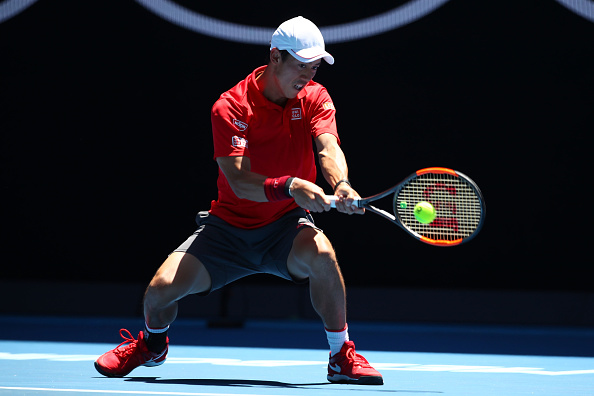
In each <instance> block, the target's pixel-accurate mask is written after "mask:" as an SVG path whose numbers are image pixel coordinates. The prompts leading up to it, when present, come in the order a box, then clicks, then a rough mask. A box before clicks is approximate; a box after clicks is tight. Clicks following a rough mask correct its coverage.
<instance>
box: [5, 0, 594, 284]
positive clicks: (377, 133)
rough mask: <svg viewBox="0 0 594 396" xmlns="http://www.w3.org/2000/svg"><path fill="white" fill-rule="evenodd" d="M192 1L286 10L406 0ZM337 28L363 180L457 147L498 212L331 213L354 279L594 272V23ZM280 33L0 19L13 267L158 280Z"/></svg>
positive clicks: (557, 278) (344, 121) (427, 21)
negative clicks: (447, 229) (440, 220)
mask: <svg viewBox="0 0 594 396" xmlns="http://www.w3.org/2000/svg"><path fill="white" fill-rule="evenodd" d="M177 2H178V3H179V4H182V5H185V6H188V7H194V9H195V10H196V11H200V12H201V13H203V14H206V15H209V16H212V17H216V18H220V19H224V20H227V21H231V22H236V23H242V24H251V25H255V26H267V27H271V28H274V27H276V26H278V25H279V24H280V23H281V22H283V21H284V20H286V19H288V18H291V17H293V16H296V15H303V16H305V17H307V18H309V19H311V20H313V21H314V22H315V23H316V24H317V25H318V26H320V27H323V26H329V25H335V24H340V23H346V22H350V21H354V20H357V19H360V18H363V17H367V16H372V15H375V14H378V13H381V12H384V11H386V10H388V9H390V8H392V7H394V6H396V5H399V4H404V3H406V2H405V1H400V2H394V1H390V2H388V1H383V2H381V1H378V2H375V1H374V2H366V3H365V4H363V3H362V2H360V1H327V2H316V3H307V4H306V5H304V3H303V2H297V3H288V2H285V3H286V4H285V3H278V2H275V3H274V6H271V4H272V3H271V2H258V1H256V2H253V1H252V2H230V3H229V2H224V3H223V2H200V5H199V6H198V5H192V4H194V2H191V1H177ZM327 49H328V50H329V51H330V52H331V53H332V54H333V55H334V57H335V58H336V63H335V64H334V65H333V66H330V65H327V64H324V65H322V68H321V70H320V71H319V72H318V75H317V76H316V80H317V81H318V82H320V83H322V84H323V85H325V86H326V87H327V88H328V89H329V92H330V94H331V95H332V97H333V99H334V102H335V105H336V108H337V119H338V127H339V133H340V135H341V138H342V142H343V146H342V147H343V150H344V151H345V153H346V155H347V159H348V161H349V166H350V178H351V181H352V183H353V185H354V186H355V187H356V188H357V190H358V192H359V193H360V194H361V195H363V196H366V195H371V194H374V193H377V192H379V191H381V190H383V189H385V188H388V187H390V186H392V185H394V184H396V183H397V182H399V181H400V180H401V179H403V178H404V177H406V176H408V175H409V174H410V173H412V172H414V171H415V170H416V169H419V168H424V167H428V166H445V167H449V168H453V169H457V170H460V171H462V172H464V173H466V174H467V175H469V176H470V177H471V178H473V179H474V180H475V182H476V183H477V184H478V185H479V186H480V187H481V189H482V192H483V194H484V196H485V198H486V202H487V219H486V223H485V226H484V228H483V230H482V231H481V233H480V234H479V235H478V236H477V238H475V239H474V240H473V241H472V242H470V243H468V244H466V245H463V246H459V247H455V248H436V247H431V246H428V245H424V244H422V243H419V242H417V241H415V240H414V239H413V238H410V237H409V236H407V235H406V234H405V233H404V232H402V231H401V230H400V229H398V228H397V227H395V226H393V225H391V224H389V223H388V222H386V221H385V220H383V219H381V218H379V217H377V216H374V215H372V214H369V215H365V216H351V217H349V216H346V215H341V214H338V213H324V214H320V215H317V216H315V218H316V221H317V223H318V225H319V226H321V227H322V228H323V229H324V230H325V232H326V233H327V234H328V235H329V237H330V239H331V240H332V241H333V243H334V245H335V247H336V250H337V252H338V255H339V260H340V262H341V266H342V269H343V272H344V275H345V278H346V281H347V284H348V285H351V286H382V287H398V288H402V287H404V288H409V287H410V288H416V287H424V288H425V287H428V288H440V289H508V290H509V289H513V290H572V291H574V290H579V291H592V290H594V286H593V285H592V277H591V275H590V273H591V271H589V270H590V268H589V267H591V262H592V258H591V253H590V245H589V243H590V238H589V236H588V232H589V226H590V225H591V224H592V215H591V213H592V207H591V195H590V190H591V188H592V187H591V185H592V179H591V172H590V171H589V167H588V165H589V164H590V161H589V160H588V155H589V152H590V151H591V149H590V148H591V147H592V143H591V138H589V136H588V135H589V134H590V133H591V131H592V130H593V111H592V109H593V104H594V103H593V99H592V94H593V90H592V87H593V74H594V73H593V71H594V54H593V52H594V23H592V22H590V21H589V20H587V19H584V18H582V17H580V16H578V15H576V14H574V13H572V12H571V11H569V10H567V9H566V8H564V7H563V6H561V5H560V4H558V3H557V2H555V1H554V0H539V1H527V0H526V1H521V2H517V1H512V0H505V1H497V2H494V1H493V2H478V1H463V0H451V1H449V2H447V3H446V4H445V5H444V6H442V7H440V8H438V9H437V10H436V11H434V12H432V13H430V14H429V15H427V16H425V17H424V18H422V19H420V20H418V21H415V22H413V23H411V24H408V25H406V26H403V27H401V28H398V29H395V30H392V31H390V32H387V33H385V34H382V35H379V36H376V37H372V38H366V39H361V40H357V41H352V42H346V43H340V44H328V45H327ZM267 53H268V47H267V46H266V45H260V46H258V45H250V44H239V43H234V42H229V41H224V40H219V39H215V38H212V37H207V36H204V35H200V34H198V33H195V32H192V31H189V30H186V29H184V28H182V27H179V26H176V25H174V24H171V23H169V22H167V21H165V20H163V19H161V18H159V17H158V16H156V15H154V14H153V13H151V12H149V11H148V10H146V9H145V8H143V7H142V6H140V5H139V4H137V3H136V2H134V1H132V0H126V1H115V0H111V1H101V2H97V1H95V2H88V1H84V2H83V1H76V0H70V1H66V0H64V1H60V2H55V1H49V0H40V1H38V2H37V3H35V4H34V5H33V6H31V7H30V8H29V9H27V10H25V11H24V12H22V13H21V14H19V15H17V16H15V17H13V18H11V19H9V20H7V21H4V22H3V23H0V84H1V85H0V101H1V102H0V136H1V141H0V153H1V154H0V155H1V158H0V160H1V163H0V172H1V174H0V177H1V182H0V188H1V194H2V199H3V202H4V203H3V205H2V222H1V230H2V235H1V243H2V256H1V262H2V271H1V275H0V276H1V278H2V279H5V280H19V281H20V280H50V281H53V280H56V281H57V280H67V281H85V282H87V281H90V282H121V283H126V282H141V283H146V282H148V281H149V280H150V278H151V276H152V274H153V273H154V271H155V270H156V268H157V267H158V266H159V265H160V264H161V262H162V261H163V260H164V259H165V257H166V256H167V254H168V253H169V252H170V251H171V250H172V249H174V248H175V247H177V246H178V245H179V244H180V243H181V242H182V241H183V240H184V239H185V238H186V237H187V236H188V235H189V234H190V233H191V232H192V231H193V230H194V227H195V224H194V216H195V213H196V212H197V211H198V210H204V209H207V208H208V207H209V205H210V201H211V200H212V199H216V188H215V182H216V176H217V168H216V163H215V162H214V161H213V159H212V139H211V131H210V115H209V112H210V108H211V106H212V104H213V102H214V101H215V100H216V99H217V98H218V96H219V95H220V94H221V93H222V92H223V91H225V90H227V89H229V88H230V87H232V86H233V85H234V84H235V83H236V82H238V81H239V80H241V79H242V78H244V77H245V76H246V75H247V74H249V73H250V72H251V71H252V70H253V69H254V68H256V67H258V66H260V65H262V64H264V62H265V60H266V57H267ZM321 183H322V182H321ZM321 185H323V186H324V188H325V189H326V191H328V192H330V188H329V186H327V185H326V184H325V183H323V184H321ZM241 282H256V283H257V282H264V283H266V282H271V283H275V282H280V281H279V280H275V279H272V278H271V277H267V276H259V277H253V278H248V279H246V280H243V281H241ZM283 284H284V283H283Z"/></svg>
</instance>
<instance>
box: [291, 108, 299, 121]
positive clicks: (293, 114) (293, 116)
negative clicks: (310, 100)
mask: <svg viewBox="0 0 594 396" xmlns="http://www.w3.org/2000/svg"><path fill="white" fill-rule="evenodd" d="M300 119H301V108H300V107H294V108H292V109H291V120H300Z"/></svg>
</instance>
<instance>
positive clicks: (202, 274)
mask: <svg viewBox="0 0 594 396" xmlns="http://www.w3.org/2000/svg"><path fill="white" fill-rule="evenodd" d="M210 286H211V279H210V275H209V273H208V271H207V270H206V268H205V267H204V265H203V264H202V263H201V262H200V260H198V259H197V258H196V257H195V256H193V255H191V254H188V253H183V252H174V253H172V254H171V255H170V256H169V257H168V258H167V260H165V262H164V263H163V264H162V265H161V267H160V268H159V269H158V270H157V273H156V274H155V276H154V277H153V279H152V280H151V283H150V284H149V286H148V287H147V289H146V293H145V296H144V316H145V320H146V324H147V326H149V327H150V328H155V329H157V328H163V327H166V326H168V325H170V324H171V323H173V321H174V320H175V318H176V317H177V302H178V301H179V300H180V299H182V298H183V297H185V296H187V295H189V294H195V293H201V292H205V291H207V290H209V289H210Z"/></svg>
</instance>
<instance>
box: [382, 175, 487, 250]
mask: <svg viewBox="0 0 594 396" xmlns="http://www.w3.org/2000/svg"><path fill="white" fill-rule="evenodd" d="M422 201H425V202H429V203H430V204H432V205H433V207H434V208H435V209H436V217H435V219H434V220H433V221H432V222H430V223H428V224H423V223H420V222H419V221H418V220H417V219H416V217H415V215H414V207H415V205H416V204H417V203H418V202H422ZM394 214H395V215H396V221H397V222H398V223H400V225H401V226H402V227H403V228H404V229H405V230H406V231H408V232H409V233H410V234H412V235H413V236H414V237H416V238H417V239H419V240H421V241H422V242H425V243H428V244H430V245H434V246H456V245H460V244H462V243H465V242H468V241H470V240H471V239H472V238H474V237H475V236H476V235H477V234H478V232H479V231H480V230H481V228H482V226H483V223H484V221H485V215H486V206H485V200H484V198H483V195H482V193H481V191H480V189H479V188H478V186H477V185H476V183H475V182H474V181H472V180H471V179H470V178H469V177H468V176H466V175H464V174H463V173H461V172H458V171H455V170H452V169H449V168H438V167H434V168H425V169H421V170H418V171H417V172H415V173H414V174H412V175H410V176H409V177H408V178H407V179H405V180H404V181H402V182H401V183H400V184H399V186H398V189H397V190H396V191H395V192H394Z"/></svg>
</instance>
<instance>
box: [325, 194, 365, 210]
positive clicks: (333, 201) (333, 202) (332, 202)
mask: <svg viewBox="0 0 594 396" xmlns="http://www.w3.org/2000/svg"><path fill="white" fill-rule="evenodd" d="M326 198H328V199H329V200H330V207H331V208H336V201H338V197H337V196H336V195H326ZM359 201H360V199H358V198H356V199H355V200H354V201H353V206H354V207H358V208H359V207H360V206H359Z"/></svg>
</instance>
